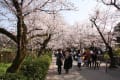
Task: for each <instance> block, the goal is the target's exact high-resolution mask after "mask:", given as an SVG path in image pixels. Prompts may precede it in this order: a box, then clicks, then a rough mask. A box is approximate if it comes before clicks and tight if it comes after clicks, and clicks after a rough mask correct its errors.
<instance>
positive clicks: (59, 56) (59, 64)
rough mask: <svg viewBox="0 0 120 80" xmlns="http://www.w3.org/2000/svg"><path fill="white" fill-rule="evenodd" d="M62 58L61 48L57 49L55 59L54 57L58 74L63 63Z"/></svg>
mask: <svg viewBox="0 0 120 80" xmlns="http://www.w3.org/2000/svg"><path fill="white" fill-rule="evenodd" d="M62 60H63V55H62V53H61V50H60V49H58V54H57V59H56V65H57V71H58V74H61V71H62V65H63V62H62Z"/></svg>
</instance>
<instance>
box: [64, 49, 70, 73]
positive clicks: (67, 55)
mask: <svg viewBox="0 0 120 80" xmlns="http://www.w3.org/2000/svg"><path fill="white" fill-rule="evenodd" d="M70 68H72V56H71V55H70V52H69V51H66V52H65V61H64V69H65V72H66V73H68V72H69V69H70Z"/></svg>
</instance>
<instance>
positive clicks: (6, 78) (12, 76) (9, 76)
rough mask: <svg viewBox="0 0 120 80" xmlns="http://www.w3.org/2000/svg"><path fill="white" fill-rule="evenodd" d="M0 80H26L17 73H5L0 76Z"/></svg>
mask: <svg viewBox="0 0 120 80" xmlns="http://www.w3.org/2000/svg"><path fill="white" fill-rule="evenodd" d="M0 80H26V77H25V76H23V75H21V74H18V73H6V74H2V75H0Z"/></svg>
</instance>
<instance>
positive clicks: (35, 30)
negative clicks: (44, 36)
mask: <svg viewBox="0 0 120 80" xmlns="http://www.w3.org/2000/svg"><path fill="white" fill-rule="evenodd" d="M36 30H43V29H39V28H34V29H32V30H29V32H28V33H27V34H30V33H31V32H33V31H36Z"/></svg>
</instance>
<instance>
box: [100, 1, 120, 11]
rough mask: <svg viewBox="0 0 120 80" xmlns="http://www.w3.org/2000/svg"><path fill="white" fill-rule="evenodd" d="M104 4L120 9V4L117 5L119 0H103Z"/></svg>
mask: <svg viewBox="0 0 120 80" xmlns="http://www.w3.org/2000/svg"><path fill="white" fill-rule="evenodd" d="M101 1H102V3H103V4H105V5H112V6H114V7H115V8H117V9H118V10H120V6H119V5H117V1H116V0H111V1H110V2H109V3H107V2H105V1H104V0H101Z"/></svg>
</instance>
